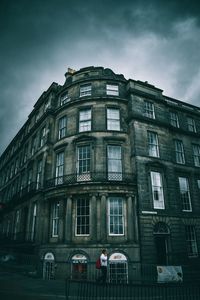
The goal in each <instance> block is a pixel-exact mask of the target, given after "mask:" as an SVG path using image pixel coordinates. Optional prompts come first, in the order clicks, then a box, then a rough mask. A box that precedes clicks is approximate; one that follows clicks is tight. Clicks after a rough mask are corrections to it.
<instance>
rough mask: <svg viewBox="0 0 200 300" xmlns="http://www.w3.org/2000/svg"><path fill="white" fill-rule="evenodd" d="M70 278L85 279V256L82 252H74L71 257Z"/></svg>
mask: <svg viewBox="0 0 200 300" xmlns="http://www.w3.org/2000/svg"><path fill="white" fill-rule="evenodd" d="M71 266H72V269H71V277H72V279H79V280H82V279H87V257H86V256H85V255H83V254H75V255H74V256H73V257H72V258H71Z"/></svg>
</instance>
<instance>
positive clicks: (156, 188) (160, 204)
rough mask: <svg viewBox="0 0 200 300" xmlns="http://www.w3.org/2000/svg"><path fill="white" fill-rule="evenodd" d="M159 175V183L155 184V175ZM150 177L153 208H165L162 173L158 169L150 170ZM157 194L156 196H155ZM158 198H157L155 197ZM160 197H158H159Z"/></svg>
mask: <svg viewBox="0 0 200 300" xmlns="http://www.w3.org/2000/svg"><path fill="white" fill-rule="evenodd" d="M154 174H155V176H157V175H158V176H159V179H158V181H159V184H158V185H156V184H155V183H156V179H155V176H154ZM150 179H151V192H152V199H153V208H154V209H165V196H164V184H163V174H162V173H160V172H158V171H154V170H152V171H150ZM156 195H157V196H156ZM156 198H158V199H156ZM159 198H160V199H159Z"/></svg>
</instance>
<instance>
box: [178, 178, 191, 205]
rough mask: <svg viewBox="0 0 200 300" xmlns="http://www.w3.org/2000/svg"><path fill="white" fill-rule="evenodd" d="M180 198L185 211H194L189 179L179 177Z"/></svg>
mask: <svg viewBox="0 0 200 300" xmlns="http://www.w3.org/2000/svg"><path fill="white" fill-rule="evenodd" d="M179 188H180V198H181V201H182V207H183V210H184V211H192V206H191V199H190V191H189V184H188V179H187V178H184V177H179Z"/></svg>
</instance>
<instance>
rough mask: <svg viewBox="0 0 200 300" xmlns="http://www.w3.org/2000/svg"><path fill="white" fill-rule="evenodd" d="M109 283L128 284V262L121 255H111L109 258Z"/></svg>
mask: <svg viewBox="0 0 200 300" xmlns="http://www.w3.org/2000/svg"><path fill="white" fill-rule="evenodd" d="M109 282H110V283H114V284H127V283H128V262H127V258H126V257H125V255H124V254H122V253H113V254H111V256H110V257H109Z"/></svg>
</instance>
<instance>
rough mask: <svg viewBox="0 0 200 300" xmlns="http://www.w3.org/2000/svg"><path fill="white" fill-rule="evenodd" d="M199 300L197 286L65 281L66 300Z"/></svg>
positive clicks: (199, 293) (199, 290) (199, 289)
mask: <svg viewBox="0 0 200 300" xmlns="http://www.w3.org/2000/svg"><path fill="white" fill-rule="evenodd" d="M93 299H97V300H114V299H115V300H132V299H134V300H199V299H200V287H199V286H198V285H195V284H193V285H188V284H187V285H186V284H183V283H179V284H125V285H119V284H118V285H117V284H104V285H103V284H97V283H95V282H88V281H75V280H69V279H68V280H66V300H93Z"/></svg>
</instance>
